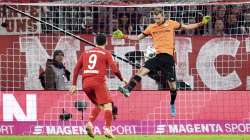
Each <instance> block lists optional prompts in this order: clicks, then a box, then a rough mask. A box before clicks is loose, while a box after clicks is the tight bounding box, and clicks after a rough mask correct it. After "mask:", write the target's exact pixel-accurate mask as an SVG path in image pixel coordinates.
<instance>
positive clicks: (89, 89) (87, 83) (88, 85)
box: [83, 79, 102, 138]
mask: <svg viewBox="0 0 250 140" xmlns="http://www.w3.org/2000/svg"><path fill="white" fill-rule="evenodd" d="M83 91H84V92H85V93H86V95H87V96H88V98H89V99H90V101H91V102H92V103H93V104H94V105H95V107H94V108H93V109H92V110H91V112H90V114H89V118H88V122H87V123H86V125H85V128H86V131H87V134H88V135H89V136H90V137H92V138H94V131H93V129H94V126H93V122H94V121H95V120H96V118H97V117H98V115H99V113H100V112H101V109H102V108H101V106H100V105H98V104H97V102H96V98H95V93H94V88H93V85H92V81H91V79H87V80H84V84H83Z"/></svg>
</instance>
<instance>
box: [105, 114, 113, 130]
mask: <svg viewBox="0 0 250 140" xmlns="http://www.w3.org/2000/svg"><path fill="white" fill-rule="evenodd" d="M104 119H105V126H106V127H107V128H110V126H111V124H112V111H111V110H104Z"/></svg>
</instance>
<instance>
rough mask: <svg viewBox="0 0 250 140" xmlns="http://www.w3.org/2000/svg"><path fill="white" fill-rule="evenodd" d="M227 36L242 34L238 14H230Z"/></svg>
mask: <svg viewBox="0 0 250 140" xmlns="http://www.w3.org/2000/svg"><path fill="white" fill-rule="evenodd" d="M226 27H227V28H226V34H241V28H240V25H239V24H238V19H237V15H236V14H229V15H228V16H227V23H226Z"/></svg>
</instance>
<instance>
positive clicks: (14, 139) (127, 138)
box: [0, 135, 250, 140]
mask: <svg viewBox="0 0 250 140" xmlns="http://www.w3.org/2000/svg"><path fill="white" fill-rule="evenodd" d="M0 140H108V139H107V138H105V137H104V136H102V135H101V136H96V137H95V138H94V139H92V138H90V137H87V136H0ZM115 140H250V135H174V136H163V135H161V136H156V135H151V136H143V135H142V136H139V135H119V136H116V137H115Z"/></svg>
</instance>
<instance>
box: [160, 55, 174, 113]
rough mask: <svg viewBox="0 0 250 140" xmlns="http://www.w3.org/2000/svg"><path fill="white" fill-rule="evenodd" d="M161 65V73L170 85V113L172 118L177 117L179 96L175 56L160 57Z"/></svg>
mask: <svg viewBox="0 0 250 140" xmlns="http://www.w3.org/2000/svg"><path fill="white" fill-rule="evenodd" d="M159 63H161V71H162V72H163V74H164V75H165V76H166V78H167V80H168V85H169V88H170V95H171V100H170V113H171V116H173V117H175V116H176V109H175V104H174V103H175V99H176V96H177V92H176V91H177V90H176V74H175V62H174V58H173V56H171V55H169V54H162V55H161V56H160V57H159ZM163 64H164V65H163Z"/></svg>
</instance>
